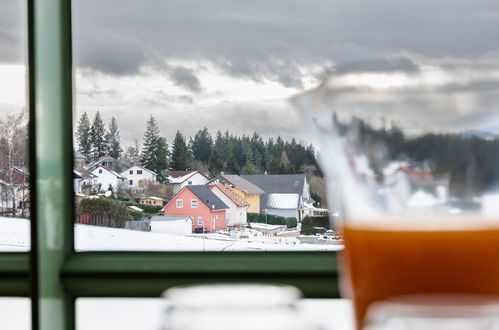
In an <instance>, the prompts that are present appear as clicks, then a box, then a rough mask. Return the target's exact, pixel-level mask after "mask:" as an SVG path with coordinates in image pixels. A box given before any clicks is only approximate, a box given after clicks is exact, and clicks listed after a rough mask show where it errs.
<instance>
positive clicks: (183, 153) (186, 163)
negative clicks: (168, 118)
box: [170, 131, 193, 171]
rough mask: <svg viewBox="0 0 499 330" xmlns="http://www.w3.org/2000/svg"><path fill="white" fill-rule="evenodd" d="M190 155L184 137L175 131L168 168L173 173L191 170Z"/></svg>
mask: <svg viewBox="0 0 499 330" xmlns="http://www.w3.org/2000/svg"><path fill="white" fill-rule="evenodd" d="M192 165H193V164H192V154H191V152H190V150H189V148H187V144H186V142H185V138H184V136H183V135H182V134H181V133H180V131H177V134H175V139H174V140H173V146H172V156H171V164H170V168H171V170H173V171H188V170H190V169H192Z"/></svg>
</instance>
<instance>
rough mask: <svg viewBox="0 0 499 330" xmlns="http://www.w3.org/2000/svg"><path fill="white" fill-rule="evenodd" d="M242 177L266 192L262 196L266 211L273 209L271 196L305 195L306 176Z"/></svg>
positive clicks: (272, 175) (270, 175) (261, 200)
mask: <svg viewBox="0 0 499 330" xmlns="http://www.w3.org/2000/svg"><path fill="white" fill-rule="evenodd" d="M242 177H243V178H244V179H246V180H248V181H250V182H251V183H253V184H255V185H257V186H258V187H260V188H262V189H263V190H264V191H265V194H263V195H261V196H260V205H261V206H262V208H264V209H269V208H273V207H272V205H270V204H273V203H270V204H269V202H270V201H269V199H268V196H269V194H298V195H300V196H301V195H302V194H303V185H304V184H305V175H304V174H261V175H242Z"/></svg>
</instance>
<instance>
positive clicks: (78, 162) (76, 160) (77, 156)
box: [73, 151, 87, 170]
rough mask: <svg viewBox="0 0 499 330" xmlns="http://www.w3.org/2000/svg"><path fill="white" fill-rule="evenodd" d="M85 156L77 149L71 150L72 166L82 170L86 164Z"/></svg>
mask: <svg viewBox="0 0 499 330" xmlns="http://www.w3.org/2000/svg"><path fill="white" fill-rule="evenodd" d="M86 162H87V157H85V155H84V154H82V153H81V152H79V151H75V152H73V166H74V167H75V168H76V169H78V170H83V169H84V168H85V167H86V166H87V163H86Z"/></svg>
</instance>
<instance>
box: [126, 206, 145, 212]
mask: <svg viewBox="0 0 499 330" xmlns="http://www.w3.org/2000/svg"><path fill="white" fill-rule="evenodd" d="M128 207H129V208H130V209H132V210H134V211H138V212H144V210H143V209H141V208H140V207H137V206H133V205H129V206H128Z"/></svg>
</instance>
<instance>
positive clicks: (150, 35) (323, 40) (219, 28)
mask: <svg viewBox="0 0 499 330" xmlns="http://www.w3.org/2000/svg"><path fill="white" fill-rule="evenodd" d="M75 3H76V6H75V12H76V19H75V24H76V25H77V26H78V31H77V34H76V43H77V44H81V45H84V46H83V47H82V49H83V48H84V49H86V51H89V52H93V53H94V55H93V56H92V57H87V59H88V60H87V61H85V62H82V63H79V64H80V65H82V66H90V67H93V68H95V69H97V70H103V71H111V72H123V73H127V72H134V70H135V71H136V70H138V68H140V66H141V65H145V66H150V65H153V66H155V65H158V64H159V63H160V62H158V61H157V60H156V59H155V57H154V56H148V55H147V54H143V53H139V54H137V53H134V52H132V54H131V55H130V56H131V59H130V60H129V63H127V64H128V65H125V64H124V63H121V65H123V67H124V69H122V67H121V66H119V67H118V68H116V67H115V66H116V65H117V64H116V62H115V61H117V60H118V59H117V57H121V56H125V55H126V54H128V53H130V51H131V49H130V44H127V43H124V44H118V43H116V42H115V41H113V40H112V39H116V37H120V38H121V37H122V36H127V38H130V39H133V40H134V43H133V46H132V48H134V47H140V48H141V49H148V50H149V54H151V53H154V54H155V55H157V56H159V57H162V58H165V59H168V58H176V59H185V60H192V61H200V60H203V61H204V60H207V61H211V62H212V63H215V64H216V65H217V66H218V67H219V68H220V69H222V70H223V71H224V72H225V73H226V74H228V75H231V76H235V77H245V78H249V79H253V80H255V81H260V80H261V79H262V78H267V79H273V80H276V81H279V82H281V83H282V84H283V85H285V86H295V87H299V86H301V83H302V81H301V80H302V78H303V72H302V71H301V70H300V68H301V67H303V66H304V65H307V64H311V63H313V64H318V65H323V64H325V63H326V62H331V61H332V62H336V63H338V64H342V63H348V62H359V61H365V60H369V59H372V58H382V57H385V56H387V55H389V56H391V55H393V54H396V53H399V52H401V51H406V52H409V53H416V54H424V55H428V56H453V57H460V56H478V55H483V54H485V53H487V52H491V51H494V50H497V47H498V46H497V45H498V44H499V43H498V41H499V40H498V35H497V33H496V31H497V30H499V19H498V17H499V3H498V2H497V1H493V0H489V1H480V2H479V3H476V2H472V1H468V0H445V1H432V0H431V1H430V0H424V1H413V2H411V3H406V2H404V3H403V4H402V3H400V2H398V1H395V0H380V1H375V2H374V1H373V2H365V1H340V0H337V1H328V0H312V1H298V0H296V1H288V0H286V1H283V0H269V1H264V2H258V4H256V3H254V2H247V1H231V0H220V1H201V0H198V1H163V0H147V1H140V2H137V1H126V4H124V1H123V0H104V1H103V0H85V1H75ZM103 31H105V32H106V33H104V34H103V37H104V38H106V39H109V42H104V44H108V45H113V46H112V47H108V48H106V47H104V48H102V49H101V48H100V47H95V35H96V34H99V33H102V32H103ZM99 45H102V42H100V43H99ZM113 50H114V51H113ZM372 64H373V65H374V64H376V63H372ZM399 64H400V67H401V68H404V69H409V67H405V66H406V65H410V63H409V62H406V63H399ZM104 67H108V68H104ZM131 68H133V70H132V69H131ZM194 76H195V72H193V74H192V75H189V79H191V81H192V82H195V81H196V80H195V79H192V78H193V77H194ZM187 86H192V85H189V84H188V85H187Z"/></svg>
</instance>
